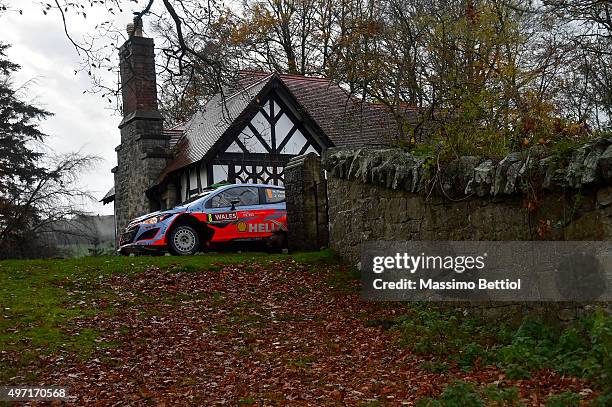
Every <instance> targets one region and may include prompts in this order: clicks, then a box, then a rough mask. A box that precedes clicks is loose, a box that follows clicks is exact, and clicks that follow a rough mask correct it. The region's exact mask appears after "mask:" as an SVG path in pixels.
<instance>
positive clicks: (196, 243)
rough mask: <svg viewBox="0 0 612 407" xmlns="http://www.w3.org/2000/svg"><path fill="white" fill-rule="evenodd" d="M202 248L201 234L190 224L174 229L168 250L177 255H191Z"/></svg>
mask: <svg viewBox="0 0 612 407" xmlns="http://www.w3.org/2000/svg"><path fill="white" fill-rule="evenodd" d="M199 249H200V236H199V235H198V232H197V231H196V230H195V229H194V228H193V227H191V226H189V225H179V226H177V227H175V228H174V229H172V231H171V232H170V236H169V238H168V251H169V252H170V253H171V254H173V255H175V256H191V255H193V254H196V253H197V251H198V250H199Z"/></svg>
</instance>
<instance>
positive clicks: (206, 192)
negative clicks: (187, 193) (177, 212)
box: [181, 189, 214, 205]
mask: <svg viewBox="0 0 612 407" xmlns="http://www.w3.org/2000/svg"><path fill="white" fill-rule="evenodd" d="M213 191H214V189H205V190H203V191H202V192H200V193H199V194H197V195H194V196H192V197H191V198H189V199H187V200H186V201H183V202H181V205H188V204H190V203H192V202H195V201H197V200H198V199H200V198H203V197H205V196H206V195H210V193H211V192H213Z"/></svg>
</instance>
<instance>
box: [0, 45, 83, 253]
mask: <svg viewBox="0 0 612 407" xmlns="http://www.w3.org/2000/svg"><path fill="white" fill-rule="evenodd" d="M8 47H9V46H8V45H6V44H2V43H0V259H2V258H11V257H45V256H48V255H50V254H52V250H51V249H52V248H51V247H49V246H50V245H49V244H47V243H46V239H45V236H46V235H47V234H49V233H51V232H53V228H54V227H57V225H58V224H60V223H61V221H62V220H65V219H68V218H71V217H73V216H75V215H78V214H82V213H83V212H82V211H80V210H79V209H78V203H79V201H80V200H81V199H83V198H90V194H89V193H87V192H84V191H81V190H80V189H79V188H78V186H77V185H75V183H76V180H77V179H78V178H77V176H78V174H80V173H81V172H82V171H83V170H84V169H85V168H87V167H88V166H90V165H91V164H92V162H93V161H94V160H95V157H90V156H81V155H79V154H66V155H63V156H53V155H51V154H49V153H45V152H43V151H47V149H44V148H43V144H44V141H45V138H46V137H47V135H46V134H45V133H43V132H42V131H41V130H40V128H39V123H40V121H41V120H43V119H45V118H48V117H49V116H51V113H50V112H48V111H46V110H43V109H41V108H38V107H36V106H33V105H31V104H29V103H27V102H25V101H24V100H23V99H22V98H21V96H20V94H19V93H20V92H19V90H16V89H15V88H14V86H13V83H12V81H11V75H12V74H13V73H14V72H16V71H17V70H18V69H19V65H17V64H16V63H14V62H11V61H10V60H9V59H8V57H7V55H6V50H7V49H8Z"/></svg>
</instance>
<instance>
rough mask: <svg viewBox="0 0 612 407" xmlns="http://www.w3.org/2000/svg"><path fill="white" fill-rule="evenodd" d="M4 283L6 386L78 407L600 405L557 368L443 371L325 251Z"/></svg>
mask: <svg viewBox="0 0 612 407" xmlns="http://www.w3.org/2000/svg"><path fill="white" fill-rule="evenodd" d="M53 262H55V263H53ZM0 282H1V283H2V288H1V289H0V299H1V300H2V302H3V303H2V312H1V313H0V314H1V315H0V330H1V331H0V383H1V384H19V385H24V384H47V385H62V386H69V387H70V393H71V394H72V395H73V396H74V398H73V399H72V400H71V402H72V403H73V404H77V405H156V406H164V405H166V406H171V405H216V404H227V405H356V406H361V405H372V406H374V405H415V404H416V403H417V402H418V401H419V400H421V403H423V401H424V400H425V401H427V400H429V401H428V403H430V404H426V405H441V406H442V405H445V406H451V405H457V406H459V405H470V404H466V403H469V402H470V401H469V400H471V399H470V397H479V396H478V395H476V396H472V395H470V392H472V393H474V394H476V393H479V394H481V395H483V396H482V397H485V398H484V400H487V401H486V403H487V405H530V406H540V405H542V406H543V405H546V403H547V402H550V400H556V399H559V398H563V397H565V396H564V395H565V394H568V395H569V396H568V397H574V398H575V399H576V400H575V401H574V402H575V403H582V404H586V403H587V402H590V401H592V400H594V399H595V397H596V396H597V395H598V389H597V387H596V386H593V385H592V383H589V382H587V381H585V380H584V379H578V378H576V377H571V376H567V375H565V376H564V375H562V374H560V373H558V372H555V371H554V370H551V369H541V370H539V371H534V372H531V374H530V377H529V378H526V379H511V378H509V377H508V376H507V374H506V373H505V372H504V371H503V370H500V369H499V368H497V367H495V366H493V365H483V366H481V365H480V364H478V363H476V366H475V367H473V368H471V369H461V368H459V367H458V366H457V364H456V363H448V364H446V363H444V364H440V362H437V359H436V361H434V362H432V358H431V357H430V356H428V355H427V354H426V353H425V354H423V353H422V352H421V353H415V352H414V349H412V348H411V347H410V346H407V344H406V343H405V339H406V338H405V335H404V337H402V329H398V327H397V326H393V323H390V322H389V321H395V320H398V318H399V319H401V320H402V324H403V326H405V324H406V323H407V322H406V317H402V316H404V315H410V314H409V313H408V314H407V307H408V306H407V305H405V304H389V303H374V302H364V301H362V300H361V299H360V296H359V281H358V280H356V279H355V275H354V273H352V272H351V271H350V270H349V269H347V268H346V266H344V265H342V264H341V263H339V262H338V261H337V260H336V259H334V258H333V256H331V255H330V254H329V253H325V252H324V253H318V254H312V255H301V256H282V255H274V256H270V255H263V254H249V255H244V254H243V255H240V254H235V255H221V256H211V255H208V256H195V257H192V258H181V259H177V258H170V257H164V258H136V259H135V258H128V259H118V258H100V259H86V260H80V261H79V260H70V261H67V260H66V261H65V260H57V261H48V262H3V263H0ZM389 328H390V329H389ZM453 392H455V393H453ZM505 392H506V393H508V394H506V393H505ZM510 393H512V394H510ZM449 394H450V395H449ZM445 397H446V398H450V400H451V402H444V398H445ZM461 397H465V400H468V401H465V400H464V401H463V402H458V403H459V404H452V400H459V399H460V398H461ZM487 397H488V398H487ZM555 397H556V398H555ZM438 399H439V400H442V401H439V400H438ZM436 403H443V404H436ZM444 403H445V404H444ZM449 403H450V404H449ZM474 403H476V404H472V405H479V404H478V401H476V402H474ZM561 405H563V404H561ZM568 405H569V404H568Z"/></svg>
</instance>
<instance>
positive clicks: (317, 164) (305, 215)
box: [284, 153, 328, 251]
mask: <svg viewBox="0 0 612 407" xmlns="http://www.w3.org/2000/svg"><path fill="white" fill-rule="evenodd" d="M284 175H285V196H286V202H287V228H288V232H287V239H288V244H289V250H291V251H309V250H319V249H320V248H321V247H327V245H328V228H327V223H328V219H327V196H326V183H325V174H324V172H323V168H322V167H321V160H320V158H319V156H317V155H316V154H314V153H309V154H306V155H300V156H297V157H294V158H292V159H291V160H289V162H288V163H287V166H286V167H285V172H284Z"/></svg>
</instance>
